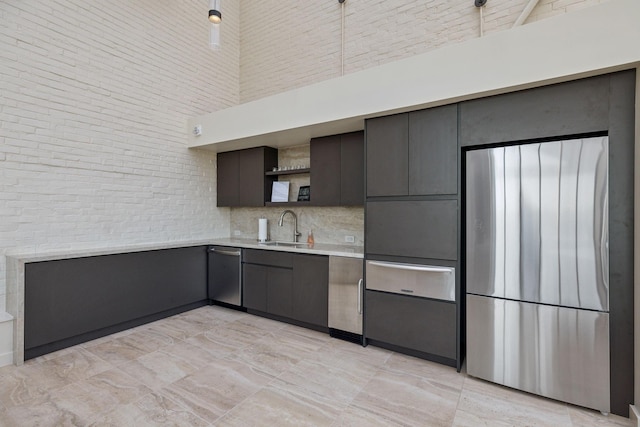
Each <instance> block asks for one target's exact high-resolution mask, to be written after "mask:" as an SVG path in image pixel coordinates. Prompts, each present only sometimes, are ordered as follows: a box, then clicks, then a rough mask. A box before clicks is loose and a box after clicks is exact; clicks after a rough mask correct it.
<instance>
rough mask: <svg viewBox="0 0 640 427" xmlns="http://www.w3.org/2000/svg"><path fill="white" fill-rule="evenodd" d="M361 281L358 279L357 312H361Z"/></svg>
mask: <svg viewBox="0 0 640 427" xmlns="http://www.w3.org/2000/svg"><path fill="white" fill-rule="evenodd" d="M362 283H363V280H362V279H360V280H358V314H362Z"/></svg>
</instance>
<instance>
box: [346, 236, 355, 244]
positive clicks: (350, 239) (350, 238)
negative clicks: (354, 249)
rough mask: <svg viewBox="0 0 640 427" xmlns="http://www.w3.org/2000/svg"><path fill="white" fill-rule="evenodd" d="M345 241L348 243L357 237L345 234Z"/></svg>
mask: <svg viewBox="0 0 640 427" xmlns="http://www.w3.org/2000/svg"><path fill="white" fill-rule="evenodd" d="M344 241H345V242H347V243H354V242H355V241H356V238H355V237H354V236H344Z"/></svg>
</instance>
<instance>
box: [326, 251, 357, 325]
mask: <svg viewBox="0 0 640 427" xmlns="http://www.w3.org/2000/svg"><path fill="white" fill-rule="evenodd" d="M362 262H363V261H362V260H361V259H358V258H348V257H338V256H330V257H329V327H330V328H333V329H339V330H341V331H346V332H351V333H354V334H358V335H362V303H363V301H362V299H363V281H362V273H363V268H362Z"/></svg>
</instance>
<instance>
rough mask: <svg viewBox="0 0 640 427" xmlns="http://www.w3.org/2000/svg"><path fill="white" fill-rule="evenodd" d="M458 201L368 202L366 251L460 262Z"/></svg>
mask: <svg viewBox="0 0 640 427" xmlns="http://www.w3.org/2000/svg"><path fill="white" fill-rule="evenodd" d="M457 210H458V202H457V201H456V200H426V201H389V202H387V201H385V202H367V215H366V224H365V230H366V239H365V244H366V252H367V253H368V254H377V255H392V256H401V257H413V258H431V259H443V260H452V261H454V260H456V259H457V257H458V248H457V239H458V212H457Z"/></svg>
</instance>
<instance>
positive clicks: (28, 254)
mask: <svg viewBox="0 0 640 427" xmlns="http://www.w3.org/2000/svg"><path fill="white" fill-rule="evenodd" d="M204 245H221V246H234V247H240V248H249V249H264V250H272V251H282V252H296V253H307V254H315V255H333V256H344V257H351V258H364V248H363V247H362V246H357V245H337V244H327V243H316V244H314V245H313V246H308V245H306V244H305V245H304V246H299V247H292V246H269V245H266V244H264V243H258V241H256V240H251V239H233V238H219V239H206V240H184V241H171V242H163V243H160V242H158V243H149V244H137V245H126V246H109V247H104V248H87V249H81V248H68V249H56V250H51V251H25V252H15V253H7V254H6V256H7V257H9V258H12V259H15V260H19V261H20V262H24V263H29V262H41V261H53V260H60V259H69V258H83V257H90V256H100V255H112V254H120V253H128V252H142V251H153V250H161V249H172V248H181V247H189V246H204Z"/></svg>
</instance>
